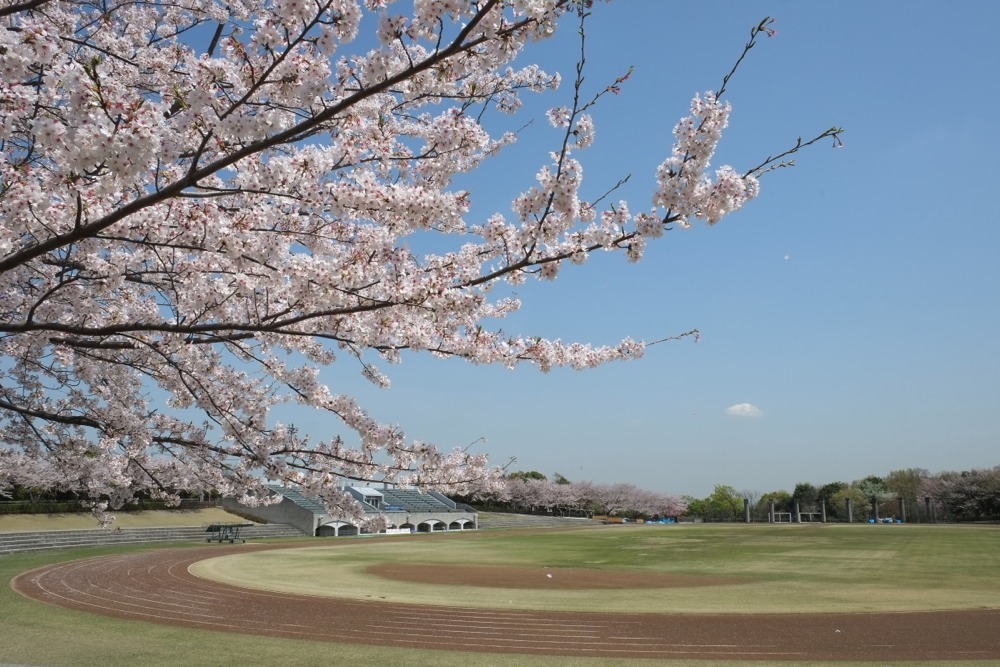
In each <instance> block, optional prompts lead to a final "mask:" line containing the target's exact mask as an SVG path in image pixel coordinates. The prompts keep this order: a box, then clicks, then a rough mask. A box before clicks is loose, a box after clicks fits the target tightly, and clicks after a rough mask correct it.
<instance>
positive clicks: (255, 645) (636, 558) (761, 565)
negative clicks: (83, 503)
mask: <svg viewBox="0 0 1000 667" xmlns="http://www.w3.org/2000/svg"><path fill="white" fill-rule="evenodd" d="M413 537H415V538H417V539H410V538H407V537H398V538H390V539H385V540H382V539H378V540H369V539H364V540H343V541H336V542H334V541H330V542H328V544H330V546H331V548H329V549H324V550H313V549H310V550H308V551H304V552H301V553H302V555H301V556H294V557H293V559H292V560H291V561H289V562H286V563H284V564H283V565H281V567H280V569H281V570H283V571H287V570H290V569H292V568H293V567H302V566H307V565H309V563H308V561H310V560H311V561H314V562H313V563H312V565H311V567H314V568H323V569H324V571H325V576H326V577H330V576H331V574H335V575H336V576H337V578H338V580H339V579H340V576H341V573H343V572H346V571H349V570H351V569H359V568H357V565H358V564H359V563H361V562H369V561H366V560H365V559H370V558H377V559H379V560H392V559H395V560H399V561H404V560H410V561H414V562H417V561H421V562H468V561H463V559H465V558H470V557H474V558H477V559H480V560H479V561H474V562H479V563H481V564H483V565H489V564H490V563H497V562H502V563H503V564H505V565H514V564H519V565H522V566H525V567H537V566H541V565H547V566H549V567H592V568H606V569H609V570H613V569H628V570H635V571H640V572H663V571H669V572H677V573H687V574H699V573H707V574H711V575H713V576H715V575H719V574H724V575H735V576H740V577H745V576H750V577H755V578H759V579H758V581H759V583H761V584H762V585H765V584H766V585H770V586H773V587H776V588H780V587H781V586H791V585H793V584H794V585H798V586H799V587H802V586H803V584H804V582H814V585H815V586H816V588H817V589H819V590H823V589H825V590H827V591H828V593H829V592H832V591H835V590H836V589H838V588H839V587H841V586H843V585H852V586H860V587H862V588H858V589H855V591H858V590H864V589H865V588H867V590H869V591H875V590H876V589H880V587H882V586H886V585H889V586H890V588H891V589H892V590H894V591H896V595H897V597H904V595H903V592H904V591H907V590H909V591H910V594H909V595H910V597H911V598H913V599H916V598H924V599H932V598H938V599H941V598H942V597H947V596H950V595H952V594H953V592H954V591H966V592H968V593H969V594H970V595H972V594H974V593H975V591H976V590H977V589H982V591H981V592H982V594H983V595H986V596H988V597H990V598H991V599H992V600H993V601H994V602H995V601H997V600H1000V595H998V592H1000V575H997V574H996V573H997V572H998V571H1000V570H998V568H997V565H998V559H1000V548H998V547H1000V530H997V529H995V528H979V527H950V526H949V527H926V528H924V527H920V526H884V527H880V526H871V527H860V526H859V527H846V526H823V527H811V526H810V527H793V526H782V527H768V526H750V527H741V526H725V527H716V526H690V527H688V526H680V527H664V528H655V527H635V528H613V529H597V530H591V531H554V532H542V531H538V532H534V533H510V532H507V531H504V532H503V533H494V534H490V533H466V534H460V535H459V534H440V535H427V536H413ZM150 548H163V547H162V546H160V547H151V546H142V547H122V548H117V549H113V550H112V549H105V548H100V549H80V550H75V551H65V552H61V553H58V554H53V553H43V554H37V553H36V554H18V555H13V556H6V557H0V579H2V580H4V581H9V580H10V579H11V578H12V577H13V576H14V575H16V574H18V573H20V572H23V571H26V570H29V569H31V568H34V567H38V566H41V565H43V564H46V563H50V562H57V561H62V560H71V559H74V558H84V557H90V556H95V555H100V554H104V553H120V552H122V551H137V550H140V549H150ZM323 552H325V554H324V553H323ZM285 553H286V554H287V553H288V552H285ZM255 567H258V565H255ZM352 576H354V575H352ZM315 581H316V580H314V583H315ZM367 584H369V585H383V584H377V583H376V582H374V581H372V580H368V581H367ZM397 584H398V582H393V583H392V584H390V587H391V588H396V586H397ZM442 588H445V589H447V593H448V595H449V596H450V595H451V594H455V593H456V590H455V587H450V586H449V587H442ZM727 588H728V589H730V592H733V591H732V590H731V589H732V587H720V588H719V590H718V591H717V592H718V593H720V594H723V593H724V592H725V590H726V589H727ZM678 590H679V589H659V594H660V595H661V596H672V595H673V594H674V593H675V592H677V591H678ZM696 590H697V592H698V594H699V595H700V594H704V593H706V591H708V590H709V588H708V587H701V588H698V589H696ZM521 592H522V591H518V593H521ZM369 593H370V591H369ZM607 593H608V591H599V592H597V593H595V594H594V596H593V597H592V598H591V600H590V604H591V605H592V607H591V608H592V609H601V610H605V609H607V607H606V605H605V596H606V594H607ZM635 593H636V591H635V590H632V591H630V594H631V595H634V594H635ZM879 594H881V593H879V592H872V593H870V595H879ZM736 604H737V603H736V602H734V605H736ZM633 610H634V609H633ZM734 610H735V609H730V611H734ZM0 619H2V621H3V625H2V630H0V663H19V664H28V665H46V666H47V667H89V666H98V665H99V666H101V667H114V666H116V665H143V667H161V666H163V667H166V666H174V665H195V666H197V665H206V666H207V665H212V666H219V667H226V666H230V665H232V666H233V667H245V665H256V664H280V665H283V666H291V667H296V666H306V665H351V667H385V666H386V665H402V664H415V665H416V664H419V665H434V666H435V667H485V666H493V665H497V666H501V665H502V666H503V667H611V666H612V665H614V666H618V667H621V666H623V665H630V666H633V667H635V666H639V665H642V666H645V665H649V664H651V663H650V662H649V661H643V660H634V661H628V660H616V659H580V658H559V657H550V656H545V657H541V656H519V655H502V656H498V655H485V654H475V653H463V652H438V651H416V650H404V649H390V648H382V647H372V646H360V645H339V644H326V643H317V642H308V641H292V640H283V639H270V638H261V637H254V636H249V635H239V634H226V633H215V632H204V631H198V630H191V629H187V628H175V627H170V626H163V625H157V624H152V623H142V622H136V621H121V620H117V619H113V618H105V617H102V616H96V615H92V614H87V613H82V612H74V611H69V610H65V609H61V608H57V607H52V606H49V605H45V604H42V603H38V602H34V601H31V600H27V599H24V598H22V597H20V596H19V595H17V594H16V593H14V592H13V591H12V590H11V589H10V588H9V587H8V586H2V587H0ZM942 630H943V631H945V630H946V629H942ZM331 632H335V623H331ZM669 664H670V665H671V667H695V666H698V667H707V666H708V665H711V664H717V663H713V662H710V661H686V660H685V661H676V662H673V661H672V662H670V663H669ZM729 664H734V665H735V664H736V663H729ZM753 664H754V665H755V667H765V666H766V665H767V663H766V662H755V663H753ZM778 664H780V665H782V666H783V667H812V666H814V665H815V666H816V667H819V665H822V667H838V665H839V666H844V667H846V666H847V665H848V664H849V665H850V667H865V666H866V665H867V664H869V663H834V662H822V663H807V662H797V663H795V662H782V663H778ZM871 664H873V663H871ZM879 664H885V663H879ZM906 664H907V665H911V666H912V665H915V664H920V665H922V666H923V667H931V666H933V667H944V666H946V665H948V666H958V665H961V666H962V667H973V666H978V665H987V664H993V663H988V662H975V661H969V662H951V663H949V662H924V663H906Z"/></svg>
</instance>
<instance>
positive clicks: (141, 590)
mask: <svg viewBox="0 0 1000 667" xmlns="http://www.w3.org/2000/svg"><path fill="white" fill-rule="evenodd" d="M273 548H282V547H276V546H268V545H242V546H235V547H229V546H218V547H210V548H197V549H170V550H162V551H152V552H144V553H136V554H121V555H114V556H102V557H95V558H88V559H83V560H76V561H70V562H66V563H57V564H53V565H49V566H46V567H43V568H39V569H37V570H32V571H30V572H26V573H23V574H21V575H19V576H18V577H16V578H15V579H14V580H13V582H12V586H13V587H14V589H15V590H16V591H18V592H19V593H21V594H22V595H25V596H27V597H30V598H34V599H37V600H40V601H43V602H48V603H51V604H55V605H59V606H61V607H67V608H71V609H78V610H83V611H88V612H91V613H96V614H104V615H108V616H114V617H119V618H129V619H137V620H144V621H148V622H152V623H166V624H171V625H179V626H187V627H194V628H200V629H205V630H217V631H224V632H237V633H248V634H254V635H267V636H274V637H285V638H293V639H294V638H298V639H310V640H318V641H329V642H344V643H357V644H369V645H383V646H396V647H411V648H423V649H452V650H463V651H476V652H505V653H526V654H547V655H553V656H589V657H596V656H602V657H621V658H655V659H666V658H690V659H703V660H725V659H740V660H753V659H758V660H868V661H882V660H895V661H898V660H963V659H968V660H972V659H978V660H994V659H1000V634H998V633H997V628H1000V610H982V611H976V610H970V611H951V612H924V613H895V614H893V613H879V614H809V615H806V614H752V615H680V614H611V615H609V614H601V613H599V612H594V613H570V612H550V611H546V612H537V611H522V610H509V611H498V610H486V609H473V608H460V607H441V606H418V605H409V604H398V603H391V602H387V601H382V600H378V599H372V600H343V599H335V598H325V597H309V596H301V595H288V594H279V593H269V592H263V591H255V590H248V589H243V588H237V587H233V586H228V585H225V584H221V583H218V582H214V581H209V580H205V579H199V578H197V577H195V576H193V575H192V574H190V573H189V572H188V567H189V566H190V565H191V564H192V563H195V562H197V561H200V560H203V559H205V558H209V557H216V556H221V555H225V554H228V553H233V552H246V551H248V550H258V549H273ZM286 548H287V547H286ZM470 569H475V568H470ZM375 570H376V573H377V570H378V568H375ZM479 570H480V574H481V575H485V576H487V577H488V574H487V573H489V572H490V571H492V570H497V571H498V570H499V569H498V568H479ZM430 572H431V570H429V569H428V568H417V569H415V570H413V571H412V572H411V573H410V574H409V575H405V573H402V572H396V576H398V577H404V575H405V576H406V577H408V578H409V580H418V581H427V582H431V581H432V579H431V577H430V574H429V573H430ZM549 573H551V574H553V577H551V579H555V578H556V575H557V574H559V575H560V576H562V575H563V574H565V572H562V573H560V572H558V571H554V572H546V574H549ZM508 574H509V573H508ZM581 576H582V575H581ZM600 578H601V579H606V578H607V576H606V574H602V576H601V577H600ZM545 579H546V580H549V579H550V578H549V577H545ZM452 581H453V579H452ZM499 581H500V580H494V581H493V583H492V584H489V583H488V581H487V580H479V581H477V584H478V585H502V584H501V583H498V582H499ZM720 583H722V582H721V581H720V582H715V584H720ZM675 585H676V584H675ZM685 585H687V584H685Z"/></svg>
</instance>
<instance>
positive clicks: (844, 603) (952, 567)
mask: <svg viewBox="0 0 1000 667" xmlns="http://www.w3.org/2000/svg"><path fill="white" fill-rule="evenodd" d="M433 537H436V538H438V539H424V540H412V539H396V540H394V541H391V542H390V541H384V542H368V543H361V544H357V543H352V544H350V545H346V544H345V545H343V546H349V547H350V548H342V547H341V546H340V545H324V546H317V547H312V548H304V549H301V550H295V551H280V552H279V551H270V552H257V553H248V554H239V555H234V556H226V557H222V558H218V559H211V560H208V561H203V562H201V563H198V564H197V565H196V566H195V567H194V568H193V570H192V571H193V572H194V573H195V574H197V575H199V576H203V577H206V578H210V579H216V580H220V581H224V582H226V583H230V584H234V585H238V586H244V587H249V588H258V589H264V590H272V591H283V592H290V593H301V594H308V595H329V596H333V597H349V598H354V599H365V598H369V597H373V598H379V599H381V598H385V599H388V600H391V601H395V602H408V603H414V604H434V605H446V606H457V607H488V608H494V609H506V608H516V609H541V610H553V611H554V610H562V611H587V610H593V609H595V604H597V605H599V609H601V610H602V611H605V612H619V613H621V612H650V613H674V612H675V613H702V614H708V613H741V614H753V613H772V612H778V613H780V612H858V611H876V612H885V611H917V610H942V609H977V608H990V607H996V606H997V605H1000V576H998V572H1000V567H998V566H1000V548H998V547H1000V530H995V529H992V528H975V527H969V526H942V527H937V526H917V525H913V526H899V525H891V526H887V525H874V526H872V525H857V526H847V525H843V526H841V525H833V524H831V525H819V524H814V525H811V526H790V525H781V526H766V525H750V526H729V525H727V526H717V525H716V526H706V525H695V526H662V527H661V526H635V527H630V528H626V527H619V526H613V527H608V528H603V529H577V530H566V531H558V532H549V533H544V534H542V533H537V532H524V533H518V534H514V533H489V532H484V533H476V534H470V535H456V534H449V535H440V536H433ZM379 563H399V564H406V563H411V564H421V563H451V564H454V565H467V564H472V565H475V566H477V567H481V568H484V575H485V574H486V570H489V569H490V568H499V567H504V568H509V567H511V566H519V567H521V568H524V569H523V572H524V576H525V578H531V577H533V576H534V575H536V574H538V575H539V576H547V574H548V573H551V574H552V575H553V576H555V577H559V576H560V570H561V569H564V568H587V569H597V570H603V571H606V572H608V573H609V577H610V575H611V573H612V572H617V571H623V570H624V571H629V572H636V573H640V574H643V573H644V574H646V575H649V576H650V579H651V581H650V586H648V587H644V588H636V587H631V586H630V587H628V588H621V589H618V590H600V591H594V590H587V589H583V590H561V589H559V588H551V587H547V586H545V585H544V584H545V583H546V580H540V581H539V585H538V586H535V587H530V586H528V587H524V588H521V587H519V588H517V589H511V588H495V587H485V586H469V585H437V584H435V585H431V584H423V583H418V582H410V581H400V580H393V579H386V578H383V577H380V576H376V575H374V574H371V573H369V572H368V571H367V568H368V567H369V566H371V565H373V564H379ZM542 570H547V573H546V575H541V572H542ZM656 575H686V576H689V577H691V578H692V581H693V582H697V581H698V578H699V577H705V578H710V579H711V580H712V581H713V582H715V583H714V584H713V585H708V586H702V585H690V586H686V585H684V584H683V582H682V583H681V584H680V585H676V586H669V587H660V586H659V585H656V584H655V583H654V582H653V581H652V579H653V577H654V576H656ZM484 578H485V576H484ZM597 600H599V602H597Z"/></svg>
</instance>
